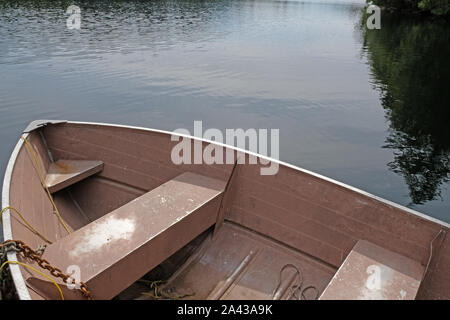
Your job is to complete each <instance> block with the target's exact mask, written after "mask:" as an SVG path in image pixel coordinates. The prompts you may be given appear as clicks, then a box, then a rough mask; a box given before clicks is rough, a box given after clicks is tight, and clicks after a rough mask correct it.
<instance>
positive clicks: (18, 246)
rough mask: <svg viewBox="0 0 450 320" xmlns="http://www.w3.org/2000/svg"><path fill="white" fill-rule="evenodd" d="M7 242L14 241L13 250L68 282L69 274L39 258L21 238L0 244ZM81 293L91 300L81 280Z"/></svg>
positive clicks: (4, 243) (7, 241) (73, 282)
mask: <svg viewBox="0 0 450 320" xmlns="http://www.w3.org/2000/svg"><path fill="white" fill-rule="evenodd" d="M8 243H15V250H16V251H17V252H21V253H22V254H23V256H24V257H25V258H30V259H31V260H33V261H35V262H36V263H37V264H38V265H39V266H40V267H41V268H42V269H46V270H48V271H49V272H50V274H51V275H52V276H54V277H56V278H61V279H62V280H63V281H64V283H68V282H67V281H68V279H69V278H70V276H69V275H67V274H65V273H63V272H62V271H61V270H60V269H58V268H56V267H54V266H52V265H51V264H50V263H49V262H48V261H47V260H45V259H43V258H41V256H40V255H39V253H37V252H36V251H34V250H33V249H31V248H30V247H29V246H27V245H26V244H25V243H24V242H23V241H21V240H6V241H5V242H3V243H2V245H7V244H8ZM72 284H75V279H72ZM79 285H80V288H79V290H80V291H81V294H82V295H83V296H84V297H86V298H87V299H89V300H92V296H91V292H90V291H89V290H88V288H87V286H86V284H85V283H84V282H82V281H80V282H79Z"/></svg>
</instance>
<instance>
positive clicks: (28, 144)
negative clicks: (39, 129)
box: [21, 136, 70, 234]
mask: <svg viewBox="0 0 450 320" xmlns="http://www.w3.org/2000/svg"><path fill="white" fill-rule="evenodd" d="M21 138H22V140H23V141H24V142H25V144H26V145H27V147H28V150H30V152H31V155H32V156H33V159H34V162H35V163H36V170H37V172H38V175H39V180H40V181H41V184H42V186H43V187H44V189H45V191H47V195H48V198H49V199H50V202H51V203H52V205H53V208H54V210H55V213H56V216H57V217H58V220H59V222H60V223H61V225H62V226H63V227H64V229H66V231H67V233H69V234H70V230H69V228H68V227H67V225H66V223H65V222H64V220H63V218H62V217H61V215H60V213H59V210H58V208H57V207H56V204H55V201H53V197H52V194H51V193H50V191H49V190H48V188H47V186H46V185H45V181H44V176H43V175H42V171H41V167H40V165H39V162H38V160H37V157H36V154H35V153H34V151H33V147H32V146H31V144H30V143H29V142H28V140H27V138H25V137H24V136H21Z"/></svg>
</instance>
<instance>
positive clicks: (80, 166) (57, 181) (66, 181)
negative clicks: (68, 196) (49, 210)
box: [45, 160, 103, 193]
mask: <svg viewBox="0 0 450 320" xmlns="http://www.w3.org/2000/svg"><path fill="white" fill-rule="evenodd" d="M102 170H103V162H102V161H90V160H58V161H55V162H53V163H52V164H50V167H49V168H48V171H47V174H46V176H45V185H46V187H47V188H48V190H49V191H50V192H51V193H55V192H57V191H59V190H62V189H64V188H67V187H68V186H71V185H72V184H74V183H77V182H79V181H81V180H83V179H86V178H88V177H90V176H92V175H94V174H96V173H98V172H100V171H102Z"/></svg>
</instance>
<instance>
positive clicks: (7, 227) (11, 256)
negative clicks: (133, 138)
mask: <svg viewBox="0 0 450 320" xmlns="http://www.w3.org/2000/svg"><path fill="white" fill-rule="evenodd" d="M67 123H69V124H80V125H90V126H104V127H117V128H126V129H135V130H141V131H149V132H155V133H162V134H167V135H175V136H179V137H184V138H189V139H192V140H197V141H202V142H206V143H212V144H216V145H219V146H222V147H225V148H229V149H232V150H236V151H238V152H242V153H246V154H248V155H251V156H255V157H259V158H262V159H265V160H267V161H271V162H275V163H278V164H280V165H283V166H285V167H288V168H291V169H294V170H297V171H300V172H303V173H306V174H309V175H311V176H314V177H316V178H319V179H322V180H325V181H328V182H330V183H333V184H335V185H338V186H340V187H343V188H345V189H349V190H352V191H354V192H357V193H359V194H362V195H364V196H367V197H369V198H372V199H374V200H377V201H380V202H381V203H384V204H386V205H389V206H391V207H394V208H398V209H400V210H403V211H405V212H407V213H410V214H412V215H415V216H417V217H419V218H421V219H424V220H427V221H430V222H433V223H436V224H439V225H442V226H443V227H446V228H450V224H449V223H446V222H444V221H442V220H439V219H436V218H433V217H430V216H428V215H426V214H424V213H421V212H419V211H416V210H413V209H410V208H407V207H405V206H402V205H400V204H398V203H395V202H392V201H389V200H386V199H383V198H381V197H378V196H375V195H373V194H371V193H369V192H366V191H363V190H361V189H358V188H355V187H352V186H350V185H348V184H345V183H342V182H339V181H337V180H334V179H332V178H329V177H327V176H324V175H321V174H318V173H315V172H313V171H309V170H306V169H303V168H300V167H297V166H294V165H292V164H289V163H286V162H283V161H280V160H278V159H274V158H270V157H267V156H264V155H260V154H257V153H255V152H251V151H248V150H245V149H241V148H238V147H235V146H231V145H226V144H224V143H219V142H215V141H212V140H207V139H203V138H199V137H194V136H190V135H185V134H180V133H175V132H170V131H165V130H159V129H150V128H145V127H137V126H128V125H121V124H111V123H100V122H83V121H67ZM23 136H24V137H28V133H24V134H23ZM22 146H23V140H22V139H19V141H18V142H17V144H16V147H15V148H14V150H13V152H12V154H11V157H10V159H9V162H8V166H7V168H6V172H5V178H4V180H3V190H2V207H3V208H4V207H7V206H9V205H10V204H9V188H10V185H11V175H12V172H13V169H14V165H15V162H16V159H17V155H18V154H19V151H20V149H21V148H22ZM2 222H3V237H4V240H10V239H12V230H11V215H10V212H9V210H6V211H5V212H4V213H3V216H2ZM8 260H11V261H17V256H16V253H15V252H10V253H8ZM10 270H11V274H12V278H13V281H14V284H15V287H16V290H17V294H18V295H19V298H20V299H21V300H31V297H30V293H29V291H28V287H27V286H26V284H25V281H24V279H23V276H22V272H21V270H20V267H19V265H17V264H12V265H10Z"/></svg>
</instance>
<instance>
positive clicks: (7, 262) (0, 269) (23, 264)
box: [0, 260, 64, 300]
mask: <svg viewBox="0 0 450 320" xmlns="http://www.w3.org/2000/svg"><path fill="white" fill-rule="evenodd" d="M7 264H19V265H21V266H23V267H26V268H28V269H31V270H33V271H34V272H37V273H39V274H40V275H41V276H43V277H45V278H47V279H48V280H50V281H51V282H52V283H53V284H54V285H55V287H56V288H57V289H58V291H59V294H60V296H61V300H64V295H63V293H62V290H61V287H60V286H59V285H58V284H57V283H56V281H55V280H53V279H52V278H50V277H49V276H48V275H46V274H45V273H43V272H41V271H39V270H37V269H35V268H33V267H32V266H29V265H27V264H25V263H22V262H19V261H10V260H8V261H5V262H4V263H3V264H2V266H1V267H0V272H1V271H2V270H3V268H4V267H5V265H7Z"/></svg>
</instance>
